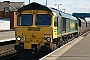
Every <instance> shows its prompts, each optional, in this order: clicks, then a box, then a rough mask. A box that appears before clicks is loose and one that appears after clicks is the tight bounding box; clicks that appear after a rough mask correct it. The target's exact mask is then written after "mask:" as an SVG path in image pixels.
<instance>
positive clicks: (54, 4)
mask: <svg viewBox="0 0 90 60" xmlns="http://www.w3.org/2000/svg"><path fill="white" fill-rule="evenodd" d="M54 5H55V6H56V5H57V6H58V10H59V5H62V4H54Z"/></svg>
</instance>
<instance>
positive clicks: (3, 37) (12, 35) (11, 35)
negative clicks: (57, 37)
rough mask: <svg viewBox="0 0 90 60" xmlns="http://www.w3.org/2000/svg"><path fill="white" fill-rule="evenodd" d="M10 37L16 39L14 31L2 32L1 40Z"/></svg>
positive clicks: (0, 34) (0, 33)
mask: <svg viewBox="0 0 90 60" xmlns="http://www.w3.org/2000/svg"><path fill="white" fill-rule="evenodd" d="M9 39H15V32H14V31H5V32H0V42H2V40H9Z"/></svg>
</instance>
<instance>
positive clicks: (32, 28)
mask: <svg viewBox="0 0 90 60" xmlns="http://www.w3.org/2000/svg"><path fill="white" fill-rule="evenodd" d="M28 31H40V28H35V27H28Z"/></svg>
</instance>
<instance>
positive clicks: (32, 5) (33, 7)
mask: <svg viewBox="0 0 90 60" xmlns="http://www.w3.org/2000/svg"><path fill="white" fill-rule="evenodd" d="M24 10H45V11H48V12H55V13H56V15H57V16H62V17H65V18H69V19H74V20H77V19H76V18H75V17H73V16H72V15H70V14H67V13H64V12H62V11H59V10H57V9H55V8H49V7H47V6H44V5H41V4H39V3H36V2H32V3H30V4H28V5H26V6H23V7H21V8H20V9H18V10H17V12H22V11H24Z"/></svg>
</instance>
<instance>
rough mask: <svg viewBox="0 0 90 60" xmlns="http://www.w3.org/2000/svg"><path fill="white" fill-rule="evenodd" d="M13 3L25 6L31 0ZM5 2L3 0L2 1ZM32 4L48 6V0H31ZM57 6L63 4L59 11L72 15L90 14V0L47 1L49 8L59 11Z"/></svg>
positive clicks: (0, 0) (17, 0)
mask: <svg viewBox="0 0 90 60" xmlns="http://www.w3.org/2000/svg"><path fill="white" fill-rule="evenodd" d="M9 1H11V2H25V4H29V0H9ZM0 2H3V0H0ZM30 2H37V3H40V4H43V5H46V0H30ZM55 4H62V5H59V10H61V11H63V12H64V10H63V9H66V10H65V12H66V13H69V14H72V13H74V12H75V13H90V0H47V6H48V7H53V8H56V9H58V6H57V5H56V6H55Z"/></svg>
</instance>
